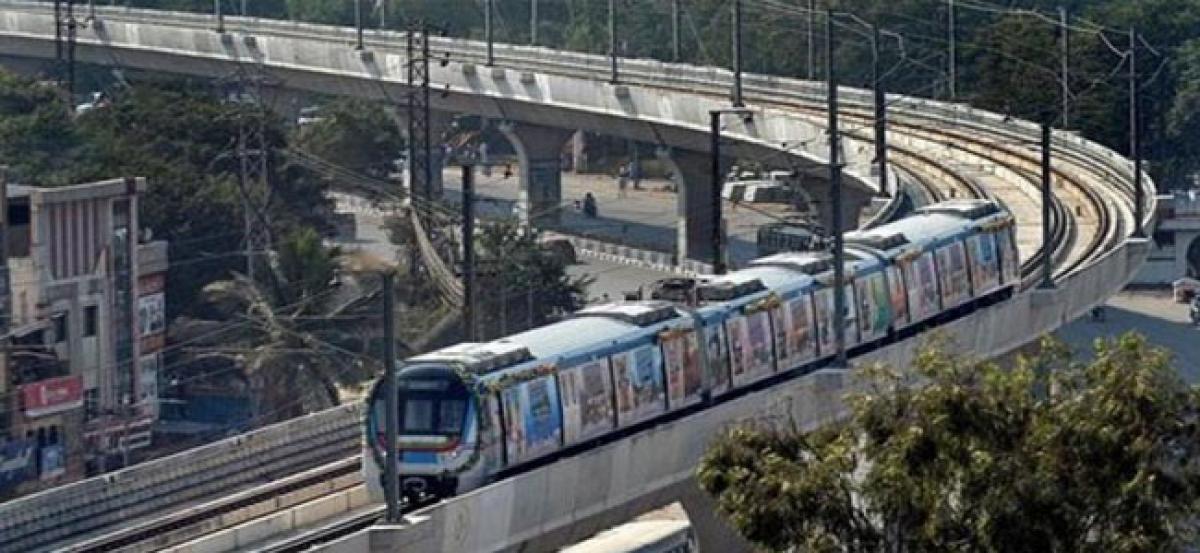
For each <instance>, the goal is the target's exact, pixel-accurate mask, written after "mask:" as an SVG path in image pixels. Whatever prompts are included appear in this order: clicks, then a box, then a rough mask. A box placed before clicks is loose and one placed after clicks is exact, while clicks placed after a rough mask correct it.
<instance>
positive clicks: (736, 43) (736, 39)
mask: <svg viewBox="0 0 1200 553" xmlns="http://www.w3.org/2000/svg"><path fill="white" fill-rule="evenodd" d="M744 105H745V104H744V103H742V0H733V106H734V107H739V108H740V107H742V106H744Z"/></svg>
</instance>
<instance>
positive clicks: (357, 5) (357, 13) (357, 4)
mask: <svg viewBox="0 0 1200 553" xmlns="http://www.w3.org/2000/svg"><path fill="white" fill-rule="evenodd" d="M243 15H245V14H243ZM362 15H363V14H362V0H354V28H355V30H356V32H357V34H358V44H357V45H355V47H354V49H355V50H362V49H363V17H362Z"/></svg>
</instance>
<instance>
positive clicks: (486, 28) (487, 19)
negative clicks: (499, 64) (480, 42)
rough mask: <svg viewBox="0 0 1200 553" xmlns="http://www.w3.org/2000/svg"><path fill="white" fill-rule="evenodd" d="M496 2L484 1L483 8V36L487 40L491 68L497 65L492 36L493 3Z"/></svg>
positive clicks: (488, 62)
mask: <svg viewBox="0 0 1200 553" xmlns="http://www.w3.org/2000/svg"><path fill="white" fill-rule="evenodd" d="M493 1H494V0H484V7H483V34H484V36H485V38H486V40H487V63H486V64H485V65H487V66H488V67H491V66H492V65H495V63H496V54H495V40H494V38H495V37H494V35H493V34H492V26H493V25H492V2H493Z"/></svg>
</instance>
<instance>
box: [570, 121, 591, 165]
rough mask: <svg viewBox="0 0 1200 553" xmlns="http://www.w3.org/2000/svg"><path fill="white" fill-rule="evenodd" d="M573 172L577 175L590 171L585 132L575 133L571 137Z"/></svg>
mask: <svg viewBox="0 0 1200 553" xmlns="http://www.w3.org/2000/svg"><path fill="white" fill-rule="evenodd" d="M571 170H572V171H575V172H576V173H586V172H587V170H588V159H587V133H586V132H584V131H575V134H574V135H572V136H571Z"/></svg>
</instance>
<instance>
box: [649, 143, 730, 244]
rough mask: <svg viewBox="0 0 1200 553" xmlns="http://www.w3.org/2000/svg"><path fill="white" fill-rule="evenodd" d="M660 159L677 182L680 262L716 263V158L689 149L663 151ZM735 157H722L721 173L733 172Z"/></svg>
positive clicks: (677, 236)
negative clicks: (713, 258) (714, 180)
mask: <svg viewBox="0 0 1200 553" xmlns="http://www.w3.org/2000/svg"><path fill="white" fill-rule="evenodd" d="M656 154H657V156H658V159H659V160H660V161H662V162H663V164H664V165H666V166H667V168H668V169H669V170H670V172H671V180H672V181H673V182H674V183H675V190H676V195H675V197H676V203H675V213H676V215H677V219H676V227H675V231H676V248H675V253H676V255H678V256H679V260H680V261H682V260H683V259H685V258H686V259H695V260H697V261H702V262H705V263H710V262H712V215H713V205H712V191H713V186H716V184H715V183H713V181H712V158H711V157H709V155H708V154H703V153H700V152H693V151H688V150H672V149H667V148H659V149H658V150H657V151H656ZM732 163H733V159H732V158H728V157H722V158H721V172H720V173H721V174H725V173H727V172H728V171H729V167H730V166H731V164H732Z"/></svg>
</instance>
